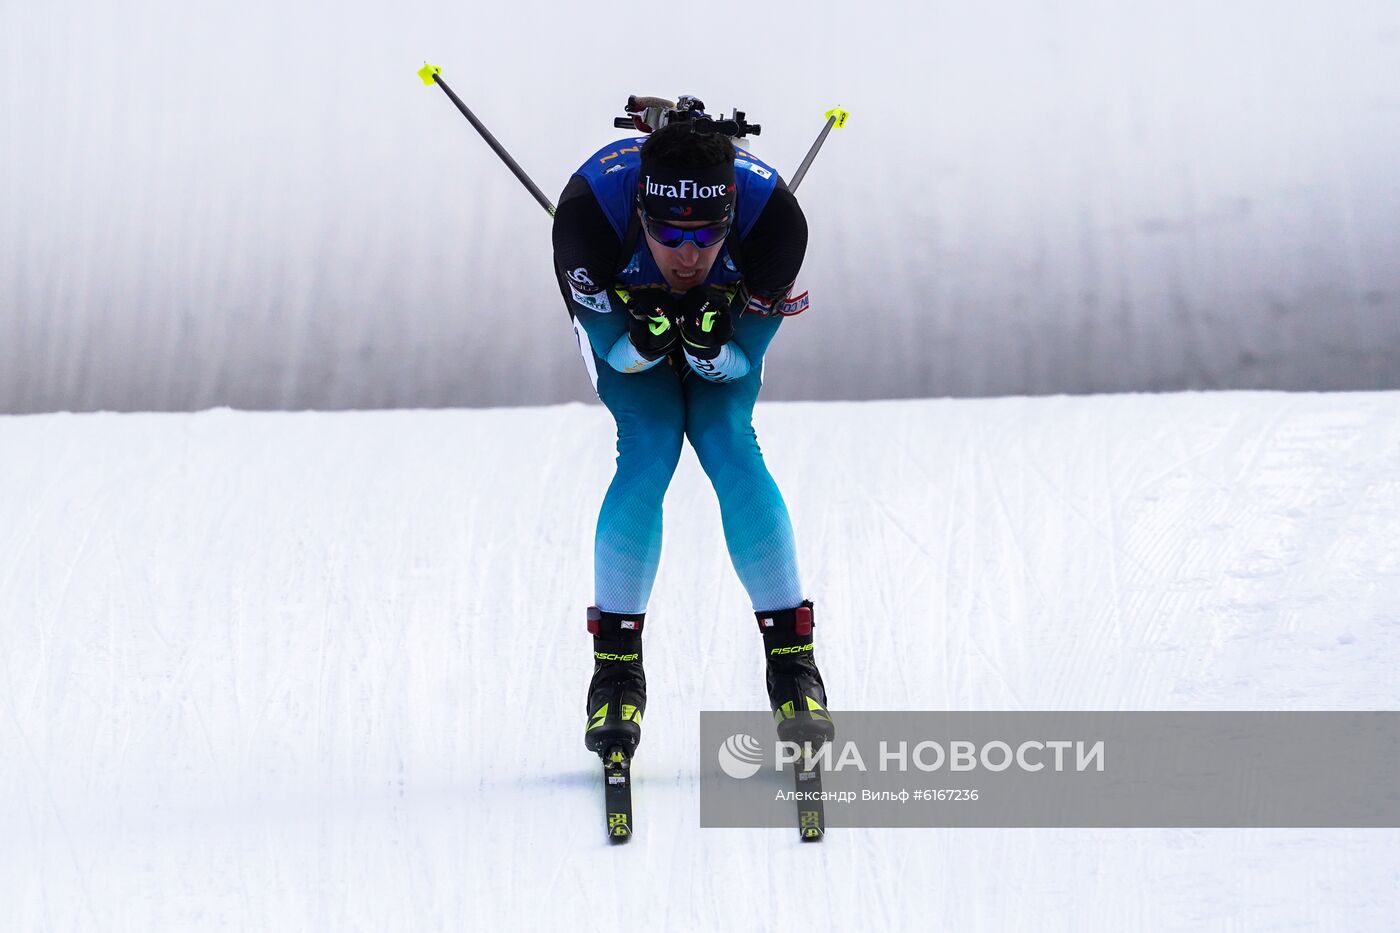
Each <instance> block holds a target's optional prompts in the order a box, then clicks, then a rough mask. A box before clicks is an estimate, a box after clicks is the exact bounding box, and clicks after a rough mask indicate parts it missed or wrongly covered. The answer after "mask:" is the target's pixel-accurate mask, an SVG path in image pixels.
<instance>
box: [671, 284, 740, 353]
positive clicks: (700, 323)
mask: <svg viewBox="0 0 1400 933" xmlns="http://www.w3.org/2000/svg"><path fill="white" fill-rule="evenodd" d="M680 331H681V341H682V342H683V343H684V344H685V352H687V353H689V354H690V355H691V356H693V357H695V358H696V359H697V360H712V359H714V358H715V357H717V356H719V350H720V347H722V346H724V345H725V344H726V343H728V342H729V340H730V338H732V337H733V336H734V316H733V315H732V314H730V313H729V294H728V292H726V291H725V290H724V289H723V288H722V287H720V286H718V285H702V286H701V287H699V288H692V289H691V290H690V291H688V292H686V293H685V294H684V295H683V296H682V297H681V301H680Z"/></svg>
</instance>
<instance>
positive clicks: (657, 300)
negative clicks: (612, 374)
mask: <svg viewBox="0 0 1400 933" xmlns="http://www.w3.org/2000/svg"><path fill="white" fill-rule="evenodd" d="M627 311H628V312H629V313H630V314H631V315H632V320H631V321H630V322H629V323H628V325H627V338H628V339H629V340H631V341H632V346H634V347H636V348H637V352H638V353H640V354H641V355H642V356H644V357H646V358H647V359H649V360H654V359H658V358H659V357H663V356H665V355H666V354H667V353H670V352H671V350H673V349H674V348H675V346H676V341H677V340H679V339H680V328H678V327H677V326H676V315H677V313H678V302H677V301H676V299H675V298H673V297H672V296H671V293H670V292H669V291H667V290H666V289H664V288H634V289H632V290H631V294H630V300H629V301H628V302H627Z"/></svg>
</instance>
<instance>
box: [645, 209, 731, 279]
mask: <svg viewBox="0 0 1400 933" xmlns="http://www.w3.org/2000/svg"><path fill="white" fill-rule="evenodd" d="M638 213H640V212H638ZM666 223H667V225H669V226H672V227H680V228H681V229H682V230H693V229H695V228H696V227H704V226H708V225H707V224H706V223H704V222H703V221H698V220H690V221H679V220H678V221H669V220H668V221H667V222H666ZM642 230H643V232H644V234H645V236H646V238H647V249H649V250H651V258H652V259H653V260H655V262H656V268H658V269H660V270H661V274H662V276H664V277H665V279H666V284H667V285H669V286H670V287H671V290H672V291H676V292H685V291H690V289H692V288H694V287H696V286H697V285H699V284H700V283H701V282H703V281H705V276H707V275H709V274H710V267H712V266H713V265H714V264H715V259H716V258H718V257H719V251H720V249H721V248H723V246H724V241H723V240H720V241H719V242H718V243H716V244H714V245H713V246H707V247H705V248H704V249H701V248H700V247H698V246H696V245H695V243H694V242H693V241H691V240H686V241H685V242H684V243H682V244H681V245H680V246H677V247H675V248H671V247H669V246H663V245H662V244H660V243H658V242H656V240H654V239H652V237H651V234H650V233H646V232H645V231H646V224H643V225H642Z"/></svg>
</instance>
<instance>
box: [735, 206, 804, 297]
mask: <svg viewBox="0 0 1400 933" xmlns="http://www.w3.org/2000/svg"><path fill="white" fill-rule="evenodd" d="M806 254H807V218H806V217H804V216H803V215H802V208H801V206H799V205H798V203H797V198H796V196H794V195H793V193H792V192H791V191H789V190H788V187H787V185H786V184H784V183H783V182H782V181H781V180H779V182H778V187H777V188H776V189H774V191H773V194H772V195H770V196H769V198H768V203H767V204H765V205H764V207H763V213H761V214H759V215H758V220H756V221H754V225H753V229H752V230H750V231H749V235H748V236H746V237H744V243H743V266H744V284H745V285H746V286H747V287H748V289H749V291H750V292H752V293H754V294H755V295H761V296H763V297H765V298H780V297H783V296H785V295H786V294H787V292H788V289H789V288H791V287H792V283H793V282H794V281H795V280H796V279H797V272H798V270H799V269H801V268H802V257H803V256H805V255H806Z"/></svg>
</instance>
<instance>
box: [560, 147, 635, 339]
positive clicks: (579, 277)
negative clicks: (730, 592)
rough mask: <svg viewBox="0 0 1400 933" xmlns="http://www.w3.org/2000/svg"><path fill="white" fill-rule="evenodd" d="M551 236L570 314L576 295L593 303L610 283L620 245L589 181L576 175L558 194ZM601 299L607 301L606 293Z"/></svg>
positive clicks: (587, 303)
mask: <svg viewBox="0 0 1400 933" xmlns="http://www.w3.org/2000/svg"><path fill="white" fill-rule="evenodd" d="M553 239H554V271H555V274H556V276H557V277H558V279H559V291H560V294H562V295H563V296H564V303H565V304H566V305H568V306H569V309H570V312H569V313H570V314H572V313H573V305H572V304H571V302H573V301H575V300H578V299H577V298H576V297H575V296H576V295H577V296H580V297H582V298H585V299H589V298H592V299H593V300H592V301H589V300H584V301H583V302H582V303H583V304H584V305H592V304H593V303H594V302H595V301H596V300H597V299H596V298H593V296H599V295H602V293H603V292H604V291H605V290H606V289H607V288H608V287H609V286H610V285H612V281H613V273H614V272H616V270H617V260H618V255H617V254H618V252H619V251H620V250H621V248H622V242H621V241H620V240H619V239H618V237H617V234H616V233H615V232H614V231H613V228H612V224H610V223H608V218H607V217H606V216H605V215H604V214H603V208H602V207H601V206H599V204H598V199H597V198H595V197H594V196H593V191H592V189H591V188H589V187H588V182H586V181H584V179H583V178H581V177H579V176H578V175H575V176H574V177H572V178H570V179H569V183H568V184H567V185H565V186H564V191H563V193H562V194H560V195H559V206H558V207H557V208H556V209H555V211H554V235H553ZM602 300H603V301H605V302H606V300H607V299H606V296H604V297H603V298H602Z"/></svg>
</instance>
